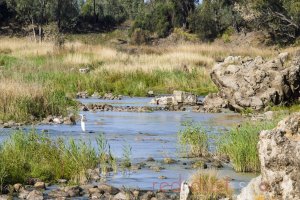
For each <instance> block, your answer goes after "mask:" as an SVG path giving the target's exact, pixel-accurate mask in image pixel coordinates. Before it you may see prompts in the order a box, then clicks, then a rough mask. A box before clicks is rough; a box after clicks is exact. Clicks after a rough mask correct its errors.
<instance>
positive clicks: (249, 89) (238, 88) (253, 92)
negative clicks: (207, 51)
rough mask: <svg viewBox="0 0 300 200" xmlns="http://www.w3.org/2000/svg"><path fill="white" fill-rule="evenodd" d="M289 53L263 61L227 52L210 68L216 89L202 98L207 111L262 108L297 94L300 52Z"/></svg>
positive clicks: (298, 88)
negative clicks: (291, 54) (292, 55)
mask: <svg viewBox="0 0 300 200" xmlns="http://www.w3.org/2000/svg"><path fill="white" fill-rule="evenodd" d="M288 57H289V55H288V53H283V54H280V55H279V56H278V57H277V58H275V59H273V60H270V61H265V60H264V59H262V58H261V57H256V58H255V59H249V58H247V59H245V58H244V59H243V58H241V57H233V56H230V57H228V58H226V59H225V61H224V62H223V63H218V64H216V65H215V66H214V68H213V70H212V72H211V78H212V80H213V82H214V83H215V84H216V85H217V87H218V88H219V92H218V93H216V94H212V95H209V96H207V97H206V98H205V100H204V109H205V110H206V111H208V112H216V111H220V109H222V108H229V109H231V110H234V111H239V112H240V111H243V110H245V109H253V110H262V109H263V108H265V107H266V106H268V105H269V104H274V105H278V104H285V103H289V102H292V101H294V100H297V99H298V98H299V97H300V56H294V59H293V60H291V61H289V60H288Z"/></svg>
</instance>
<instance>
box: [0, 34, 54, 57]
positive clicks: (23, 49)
mask: <svg viewBox="0 0 300 200" xmlns="http://www.w3.org/2000/svg"><path fill="white" fill-rule="evenodd" d="M0 44H1V46H0V49H10V50H11V51H12V55H13V56H17V57H23V56H42V55H49V54H52V53H54V43H50V42H43V43H42V44H39V43H35V42H33V41H31V40H29V39H23V38H22V39H20V38H8V37H3V38H0Z"/></svg>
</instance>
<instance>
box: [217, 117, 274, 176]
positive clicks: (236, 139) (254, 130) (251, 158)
mask: <svg viewBox="0 0 300 200" xmlns="http://www.w3.org/2000/svg"><path fill="white" fill-rule="evenodd" d="M274 127H275V122H273V121H270V122H266V121H262V122H245V123H243V124H241V125H239V126H238V127H236V128H232V129H231V130H230V131H229V133H225V134H224V135H223V136H222V137H220V139H219V141H218V152H219V153H221V154H225V155H228V156H229V158H230V161H231V162H232V165H233V168H234V169H235V170H236V171H238V172H259V171H260V162H259V157H258V149H257V143H258V140H259V133H260V132H261V131H262V130H268V129H271V128H274Z"/></svg>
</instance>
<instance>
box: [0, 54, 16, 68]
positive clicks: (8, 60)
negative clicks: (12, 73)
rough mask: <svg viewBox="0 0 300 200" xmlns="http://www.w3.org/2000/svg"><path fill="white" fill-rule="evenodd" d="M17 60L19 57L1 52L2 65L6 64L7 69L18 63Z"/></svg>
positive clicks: (0, 60)
mask: <svg viewBox="0 0 300 200" xmlns="http://www.w3.org/2000/svg"><path fill="white" fill-rule="evenodd" d="M17 62H18V59H17V58H15V57H13V56H9V55H4V54H0V66H4V67H5V68H6V69H9V68H11V67H12V66H14V65H16V64H17Z"/></svg>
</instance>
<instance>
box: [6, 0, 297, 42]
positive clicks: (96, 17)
mask: <svg viewBox="0 0 300 200" xmlns="http://www.w3.org/2000/svg"><path fill="white" fill-rule="evenodd" d="M299 11H300V4H299V2H298V1H297V0H271V1H270V0H259V1H252V0H202V1H199V0H151V1H143V0H131V1H128V0H101V1H100V0H87V1H77V0H65V1H61V0H44V1H38V0H2V1H0V19H2V21H3V25H6V24H10V22H14V23H13V25H12V27H11V28H13V29H17V28H16V26H17V27H18V26H20V27H22V26H25V27H28V28H27V29H26V30H27V32H31V33H32V35H33V36H34V38H35V39H36V40H37V38H38V39H39V40H40V41H41V40H43V38H44V36H45V33H44V27H45V26H47V25H49V24H55V25H56V27H57V30H58V32H59V33H62V32H63V33H66V32H69V33H89V32H105V31H111V30H114V29H116V28H117V29H121V30H128V29H130V30H131V31H130V33H131V34H133V33H136V30H141V31H144V33H147V34H148V36H147V37H149V38H162V37H167V36H169V35H170V34H171V33H172V32H174V30H175V29H176V28H182V29H184V30H185V31H187V32H191V33H194V34H197V35H198V36H199V38H200V39H201V40H204V41H211V40H214V39H216V38H217V37H221V36H222V35H223V34H224V33H225V32H226V31H227V30H228V29H231V30H234V31H235V32H237V33H241V32H244V33H245V32H248V31H253V30H254V31H255V30H264V31H265V32H266V33H268V35H269V39H270V40H271V42H275V43H280V44H290V43H293V42H295V41H296V40H297V38H298V37H299V34H300V27H299V24H300V23H299V22H300V21H299V20H300V15H299V13H300V12H299ZM2 13H3V14H2ZM28 24H30V26H28ZM0 27H1V23H0ZM0 30H1V29H0ZM19 30H21V28H19ZM131 34H130V35H131ZM37 36H39V37H37ZM149 41H151V40H149Z"/></svg>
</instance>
